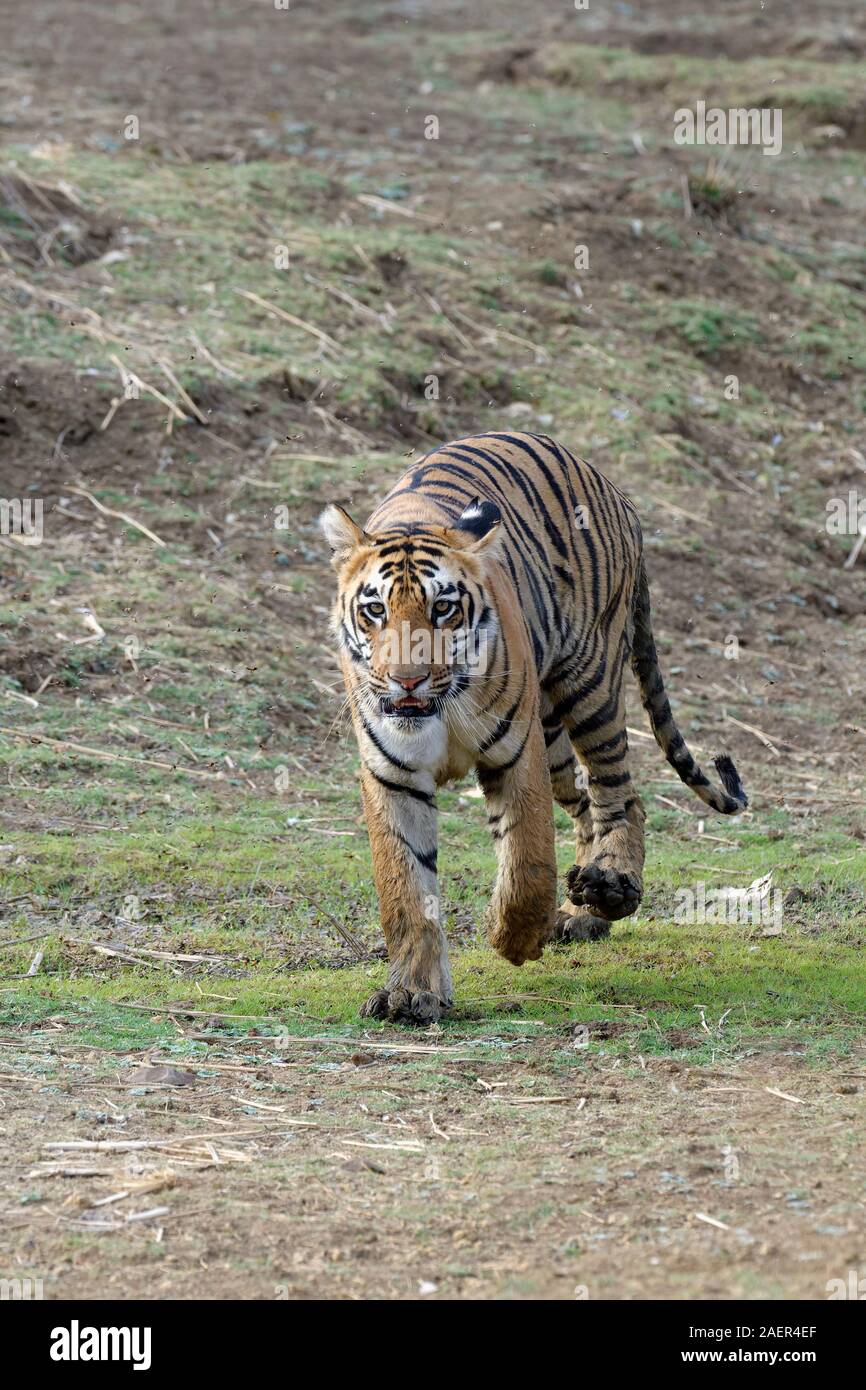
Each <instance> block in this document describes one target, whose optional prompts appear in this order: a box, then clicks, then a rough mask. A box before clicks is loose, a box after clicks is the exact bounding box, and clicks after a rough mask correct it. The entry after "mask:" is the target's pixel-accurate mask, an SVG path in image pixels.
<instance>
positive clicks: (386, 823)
mask: <svg viewBox="0 0 866 1390" xmlns="http://www.w3.org/2000/svg"><path fill="white" fill-rule="evenodd" d="M403 776H405V774H402V773H398V772H396V771H395V773H394V776H393V778H392V777H388V778H384V777H382V776H380V775H378V774H377V773H374V772H373V771H371V769H370V768H368V767H366V766H365V767H363V768H362V771H361V791H362V797H363V802H364V815H365V818H366V821H367V830H368V832H369V835H370V849H371V851H372V855H373V876H374V879H375V882H376V892H377V893H378V896H379V911H380V915H381V922H382V930H383V932H384V934H385V941H386V944H387V946H388V960H389V969H388V983H387V986H386V988H385V989H378V990H376V992H375V993H374V994H372V995H371V996H370V998H369V999H368V1000H367V1002H366V1003H365V1004H364V1006H363V1008H362V1009H361V1015H362V1017H367V1018H388V1019H391V1020H392V1021H394V1020H401V1021H406V1022H410V1023H435V1022H436V1021H437V1020H438V1019H439V1018H441V1017H442V1014H443V1012H444V1010H445V1009H447V1008H449V1007H450V1005H451V1003H452V989H451V972H450V968H449V965H448V947H447V945H446V942H445V933H444V931H443V930H442V925H441V910H440V900H439V887H438V880H437V877H436V805H435V802H434V799H433V783H432V778H425V777H423V776H421V777H419V776H417V775H416V776H415V777H414V779H413V781H412V782H410V781H408V780H407V781H398V780H397V778H398V777H403ZM427 782H429V786H427V785H425V783H427Z"/></svg>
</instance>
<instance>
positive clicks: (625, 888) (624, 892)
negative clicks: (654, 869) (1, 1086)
mask: <svg viewBox="0 0 866 1390" xmlns="http://www.w3.org/2000/svg"><path fill="white" fill-rule="evenodd" d="M566 883H567V884H568V896H569V899H570V901H571V902H573V903H574V905H575V907H591V908H593V910H594V911H596V912H598V913H600V914H602V915H603V916H605V917H606V918H607V919H608V920H609V921H611V922H616V921H617V920H618V919H619V918H620V917H629V916H631V914H632V913H633V912H634V911H635V909H636V908H637V906H638V903H639V902H640V899H641V890H640V887H639V886H638V882H637V879H635V878H633V877H632V875H631V874H621V873H620V872H619V870H618V869H603V868H601V866H600V865H598V864H585V865H584V866H583V867H582V868H581V867H579V866H578V865H577V864H575V865H574V866H573V868H571V869H569V871H568V873H567V874H566Z"/></svg>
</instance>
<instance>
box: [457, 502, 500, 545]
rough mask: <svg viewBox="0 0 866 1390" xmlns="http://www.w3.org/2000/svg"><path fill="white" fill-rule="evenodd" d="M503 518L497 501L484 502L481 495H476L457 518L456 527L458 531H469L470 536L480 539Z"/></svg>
mask: <svg viewBox="0 0 866 1390" xmlns="http://www.w3.org/2000/svg"><path fill="white" fill-rule="evenodd" d="M501 520H502V513H501V511H500V510H499V508H498V507H497V505H496V503H495V502H486V501H485V502H482V500H481V498H480V497H475V498H473V499H472V501H471V502H470V503H469V506H468V507H467V508H466V510H465V511H463V512H462V513H461V514H460V516H459V517H458V518H457V520H456V521H455V523H454V528H455V530H457V531H468V533H469V535H470V536H474V537H475V539H476V540H480V539H481V537H482V536H486V535H487V532H488V531H491V530H492V529H493V527H494V526H498V525H499V523H500V521H501Z"/></svg>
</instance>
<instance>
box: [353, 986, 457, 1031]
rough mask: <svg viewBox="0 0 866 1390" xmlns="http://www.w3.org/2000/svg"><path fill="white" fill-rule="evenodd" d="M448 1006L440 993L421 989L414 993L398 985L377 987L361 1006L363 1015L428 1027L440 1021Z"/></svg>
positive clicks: (390, 1021) (364, 1016)
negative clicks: (384, 987) (394, 986)
mask: <svg viewBox="0 0 866 1390" xmlns="http://www.w3.org/2000/svg"><path fill="white" fill-rule="evenodd" d="M447 1008H448V1005H447V1004H445V1003H443V1001H442V1000H441V999H440V998H439V996H438V994H431V993H430V992H429V990H419V991H418V992H417V993H416V994H413V993H412V992H411V991H410V990H408V989H403V988H402V987H400V986H398V987H397V988H395V989H377V990H376V992H375V994H371V995H370V998H369V999H368V1000H367V1001H366V1003H364V1004H363V1005H362V1006H361V1017H362V1018H381V1019H387V1020H388V1022H389V1023H414V1024H416V1025H417V1026H419V1027H427V1026H429V1025H430V1024H431V1023H438V1022H439V1020H440V1018H441V1017H442V1015H443V1014H444V1013H445V1011H446V1010H447Z"/></svg>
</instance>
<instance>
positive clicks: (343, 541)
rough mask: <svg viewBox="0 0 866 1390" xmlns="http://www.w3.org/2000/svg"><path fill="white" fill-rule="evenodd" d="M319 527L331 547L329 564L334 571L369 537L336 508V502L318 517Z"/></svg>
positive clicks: (347, 514)
mask: <svg viewBox="0 0 866 1390" xmlns="http://www.w3.org/2000/svg"><path fill="white" fill-rule="evenodd" d="M319 525H320V526H321V528H322V531H323V532H324V536H325V540H326V541H327V542H328V545H329V546H330V547H331V552H332V554H331V564H332V565H333V566H334V569H337V570H338V569H340V568H341V567H342V565H343V564H344V562H345V561H346V560H347V559H348V558H349V556H350V555H351V553H352V551H353V550H355V549H356V548H357V547H358V546H359V545H363V544H364V543H365V542H367V541H369V539H370V537H369V536H368V535H367V533H366V531H362V530H361V528H360V526H358V525H356V523H355V522H354V521H353V520H352V518H351V517H350V516H349V513H348V512H346V511H344V510H343V508H342V507H338V506H337V504H336V502H331V504H330V505H329V506H327V507H326V508H325V510H324V511H323V512H322V515H321V516H320V517H319Z"/></svg>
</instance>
